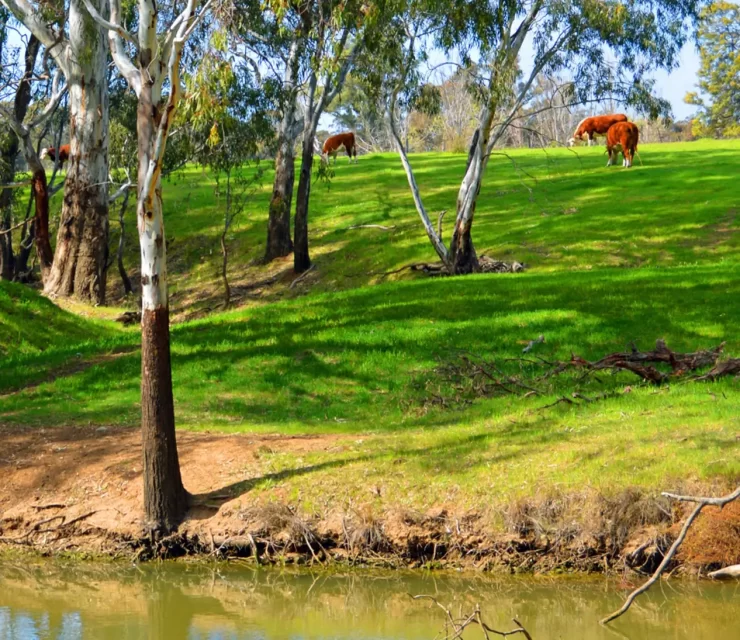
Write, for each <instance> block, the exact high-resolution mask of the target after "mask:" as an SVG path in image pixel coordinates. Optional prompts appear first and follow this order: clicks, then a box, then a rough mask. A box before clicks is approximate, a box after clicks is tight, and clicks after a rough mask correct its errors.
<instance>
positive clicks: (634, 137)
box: [39, 113, 639, 167]
mask: <svg viewBox="0 0 740 640" xmlns="http://www.w3.org/2000/svg"><path fill="white" fill-rule="evenodd" d="M596 136H606V151H607V153H608V154H609V160H608V161H607V163H606V166H607V167H609V166H611V165H613V164H614V163H615V162H616V160H617V156H618V155H619V152H620V151H621V153H622V157H623V161H622V166H623V167H631V166H632V160H633V159H634V157H635V153H637V142H638V138H639V132H638V130H637V125H636V124H635V123H634V122H629V121H628V120H627V116H626V115H624V114H623V113H612V114H610V115H606V116H591V117H590V118H584V119H583V120H581V121H580V122H579V123H578V127H576V131H575V133H574V134H573V137H572V138H571V139H570V140H568V146H569V147H572V146H573V145H574V144H575V143H576V141H578V140H581V141H586V142H588V146H589V147H590V146H592V145H593V144H594V138H595V137H596ZM342 147H344V150H345V151H346V152H347V155H348V156H349V161H350V163H352V158H353V157H354V161H355V162H357V143H356V142H355V134H354V133H353V132H351V131H348V132H346V133H338V134H336V135H333V136H329V137H328V138H327V139H326V142H324V146H323V147H322V150H321V159H322V160H323V161H325V162H326V161H328V159H329V157H330V156H331V157H332V158H334V162H335V163H336V161H337V154H338V153H339V151H340V149H341V148H342ZM58 155H59V164H60V166H64V163H65V162H66V161H67V160H68V159H69V145H68V144H65V145H62V146H61V147H59V154H58ZM39 157H40V158H41V159H42V160H43V159H44V158H46V157H49V158H51V159H52V160H54V161H56V159H57V151H56V149H55V148H54V147H47V148H46V149H43V150H42V151H41V155H40V156H39Z"/></svg>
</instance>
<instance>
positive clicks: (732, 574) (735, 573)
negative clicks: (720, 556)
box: [709, 564, 740, 580]
mask: <svg viewBox="0 0 740 640" xmlns="http://www.w3.org/2000/svg"><path fill="white" fill-rule="evenodd" d="M709 577H710V578H714V579H715V580H730V579H733V578H740V564H733V565H732V566H731V567H725V568H724V569H718V570H717V571H712V572H711V573H710V574H709Z"/></svg>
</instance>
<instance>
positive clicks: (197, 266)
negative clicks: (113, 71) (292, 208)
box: [110, 140, 740, 313]
mask: <svg viewBox="0 0 740 640" xmlns="http://www.w3.org/2000/svg"><path fill="white" fill-rule="evenodd" d="M640 155H641V157H642V160H643V162H644V166H640V165H639V162H638V166H635V167H633V169H632V170H628V171H623V170H622V167H621V166H620V167H612V168H609V169H607V168H605V166H604V165H605V164H606V156H605V154H604V150H603V148H602V147H592V148H587V147H579V148H577V149H576V150H568V149H548V150H541V149H538V150H526V149H521V150H510V151H507V152H506V156H504V155H495V156H494V157H493V158H492V159H491V162H490V164H489V167H488V171H487V174H486V179H485V183H484V187H483V190H482V192H481V196H480V200H479V202H478V205H477V208H476V222H475V226H474V230H473V239H474V242H475V244H476V248H477V250H478V252H479V253H482V254H486V255H489V256H491V257H495V258H497V259H501V260H512V259H515V260H519V261H520V262H524V263H526V264H527V265H529V266H530V267H531V268H532V269H534V270H537V271H538V272H541V271H563V270H588V269H592V268H597V267H601V266H604V267H622V268H635V267H645V266H652V267H669V266H677V265H686V264H689V265H692V264H696V265H715V266H717V268H722V267H720V266H719V265H720V264H722V263H723V262H724V261H726V260H730V261H733V260H735V259H736V258H735V256H736V255H737V251H738V248H739V247H740V241H739V240H738V235H737V234H735V233H734V232H733V231H734V229H736V228H737V220H736V217H737V211H738V207H740V193H739V192H740V189H739V187H738V184H737V179H736V176H737V175H740V140H735V141H698V142H691V143H682V144H665V145H643V146H641V148H640ZM412 163H413V166H414V170H415V173H416V177H417V180H418V183H419V187H420V189H421V192H422V196H423V197H424V201H425V204H426V207H427V209H428V211H429V212H430V215H432V216H433V217H434V218H435V222H436V213H437V212H439V211H441V210H444V209H448V210H450V211H451V212H452V211H454V208H455V198H456V195H457V189H458V187H459V183H460V180H461V178H462V175H463V172H464V168H465V156H463V155H451V154H434V153H433V154H420V155H414V156H413V157H412ZM271 181H272V173H271V172H267V173H266V174H265V178H264V182H263V188H262V190H261V192H260V193H258V194H257V195H256V196H255V198H254V201H253V203H252V205H251V206H250V207H249V211H248V213H246V214H245V215H244V216H243V217H242V218H241V219H240V221H239V223H238V224H237V226H236V228H235V230H234V233H233V234H232V235H231V237H230V243H231V244H230V246H231V252H232V262H231V269H230V277H231V279H232V280H233V282H234V283H235V284H237V285H240V284H241V285H248V284H250V283H253V282H255V281H259V280H261V279H264V278H265V276H266V275H273V274H279V273H283V277H282V279H281V281H280V283H278V286H276V287H269V286H265V287H262V288H261V290H260V296H261V299H263V300H273V299H275V298H277V297H283V296H290V295H300V294H301V292H302V291H303V289H302V288H301V287H296V288H295V289H294V290H291V291H286V288H285V287H284V286H282V285H284V283H285V282H289V281H290V280H291V279H292V277H293V276H292V272H291V267H292V259H290V258H289V259H287V260H286V261H285V262H278V263H276V264H273V265H272V268H270V269H267V270H265V269H264V268H263V267H261V266H256V265H254V264H253V262H254V261H255V260H256V259H258V258H260V257H261V256H262V255H263V253H264V246H265V236H266V227H265V216H266V211H267V204H268V200H269V196H270V193H271V184H272V182H271ZM164 199H165V209H166V216H167V233H168V238H169V240H170V249H169V261H170V262H169V264H170V273H171V282H172V307H173V310H174V311H175V313H179V312H181V311H182V310H183V309H184V308H185V307H187V308H188V309H189V310H192V309H193V308H198V307H199V306H200V307H213V306H214V302H218V296H219V295H220V284H219V280H218V275H217V274H218V273H219V268H220V254H219V244H218V238H219V235H220V229H221V224H222V218H221V214H220V213H219V210H218V208H217V207H215V206H214V195H213V183H212V181H211V180H210V179H209V177H208V176H207V175H206V174H204V173H203V172H202V171H201V170H199V169H195V168H191V169H188V170H187V171H186V172H185V173H184V174H180V175H178V176H174V177H173V178H172V179H171V181H170V183H169V185H166V187H165V196H164ZM130 214H131V215H133V212H130ZM451 216H452V213H449V214H448V215H447V218H446V219H445V222H446V226H445V229H446V231H445V238H446V239H447V240H449V236H450V234H451V230H452V220H451ZM359 224H380V225H383V226H386V227H390V226H392V227H394V228H393V229H391V230H390V231H383V230H381V229H353V230H350V229H349V227H352V226H356V225H359ZM111 226H112V228H115V224H114V223H112V225H111ZM309 226H310V243H311V254H312V258H313V259H314V260H315V262H316V264H317V268H316V272H315V273H313V274H312V275H311V276H310V277H309V283H310V284H311V290H312V292H316V291H336V290H343V289H347V288H351V287H360V286H364V285H367V284H376V283H378V282H382V281H385V280H388V279H393V280H398V279H408V278H411V277H413V276H412V275H411V274H409V273H408V272H403V273H401V274H392V275H389V276H383V275H378V274H382V273H385V272H388V271H393V270H396V269H398V268H400V267H403V266H404V265H407V264H409V263H414V262H424V261H435V260H436V259H437V258H436V255H435V253H434V251H433V250H432V248H431V245H430V243H429V241H428V240H427V238H426V236H425V234H424V233H423V229H422V228H421V225H420V221H419V219H418V216H417V214H416V211H415V209H414V205H413V201H412V198H411V194H410V191H409V188H408V184H407V182H406V176H405V174H404V172H403V169H402V168H401V164H400V161H399V159H398V157H397V155H396V154H381V155H372V156H364V157H362V158H361V159H360V162H359V163H358V164H357V165H348V164H347V162H346V158H339V159H338V162H337V164H336V175H335V177H334V179H333V181H332V182H331V184H330V186H329V187H327V186H325V185H324V184H321V183H317V184H315V185H314V186H313V188H312V192H311V212H310V220H309ZM128 228H129V230H130V233H131V235H130V237H129V238H128V246H129V250H130V253H129V256H128V257H127V264H129V265H132V266H133V265H135V264H136V262H137V260H138V249H137V239H136V236H135V225H134V224H129V225H128ZM110 281H111V282H112V283H113V284H114V286H115V285H116V284H117V282H116V281H117V278H116V277H115V276H114V275H113V274H112V276H111V278H110Z"/></svg>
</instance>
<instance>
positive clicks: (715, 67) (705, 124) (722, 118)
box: [685, 0, 740, 136]
mask: <svg viewBox="0 0 740 640" xmlns="http://www.w3.org/2000/svg"><path fill="white" fill-rule="evenodd" d="M701 18H702V20H701V25H700V27H699V32H698V46H699V56H700V60H701V65H700V67H699V73H698V75H699V92H698V93H697V92H690V93H688V94H687V95H686V97H685V101H686V102H687V103H689V104H693V105H696V106H697V107H699V113H698V114H697V118H696V121H695V123H694V128H695V130H696V134H697V135H702V136H737V135H740V6H738V4H737V3H731V2H724V1H723V0H719V1H718V2H713V3H712V4H711V5H710V6H709V7H707V8H706V9H705V10H704V11H703V12H702V16H701Z"/></svg>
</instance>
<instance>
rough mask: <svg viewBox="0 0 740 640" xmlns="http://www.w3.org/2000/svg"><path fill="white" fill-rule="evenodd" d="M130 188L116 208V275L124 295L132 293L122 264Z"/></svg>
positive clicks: (129, 280) (129, 281)
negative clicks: (117, 227)
mask: <svg viewBox="0 0 740 640" xmlns="http://www.w3.org/2000/svg"><path fill="white" fill-rule="evenodd" d="M131 189H132V187H129V188H128V189H126V193H124V194H123V202H122V203H121V208H120V209H119V210H118V224H119V225H120V226H121V237H120V238H118V250H117V252H116V262H117V263H118V275H120V276H121V281H122V282H123V290H124V292H125V294H126V295H128V294H129V293H133V291H134V289H133V287H132V286H131V279H130V278H129V277H128V273H126V267H124V266H123V247H124V244H125V242H126V236H125V222H124V215H125V213H126V207H127V205H128V198H129V195H130V194H131Z"/></svg>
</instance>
